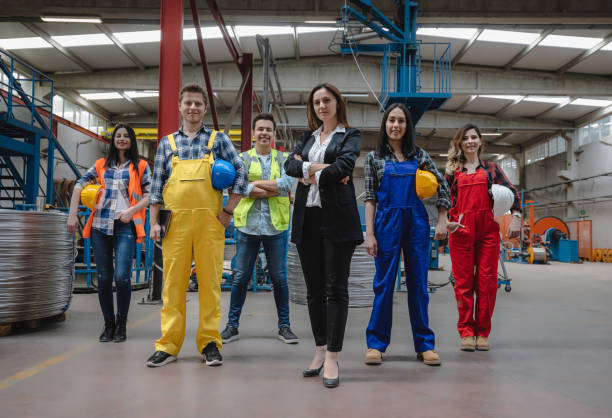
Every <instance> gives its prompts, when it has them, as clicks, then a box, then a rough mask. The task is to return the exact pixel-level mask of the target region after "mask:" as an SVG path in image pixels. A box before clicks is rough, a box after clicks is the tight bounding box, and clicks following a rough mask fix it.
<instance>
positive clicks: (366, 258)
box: [287, 243, 376, 308]
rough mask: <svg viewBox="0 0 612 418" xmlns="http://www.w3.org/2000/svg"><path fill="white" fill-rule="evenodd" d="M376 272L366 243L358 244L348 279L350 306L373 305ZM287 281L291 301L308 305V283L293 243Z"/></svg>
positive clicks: (288, 260)
mask: <svg viewBox="0 0 612 418" xmlns="http://www.w3.org/2000/svg"><path fill="white" fill-rule="evenodd" d="M375 273H376V269H375V267H374V259H373V258H372V257H371V256H370V255H369V254H368V253H367V252H366V250H365V245H364V244H361V245H358V246H357V248H355V253H354V254H353V259H352V261H351V274H350V276H349V280H348V283H349V284H348V290H349V307H350V308H365V307H368V306H372V303H373V302H374V291H373V290H372V281H373V280H374V274H375ZM287 282H288V285H289V298H290V300H291V302H293V303H297V304H298V305H306V283H305V281H304V274H303V273H302V265H301V264H300V257H299V256H298V253H297V249H296V247H295V245H294V244H293V243H289V254H288V255H287Z"/></svg>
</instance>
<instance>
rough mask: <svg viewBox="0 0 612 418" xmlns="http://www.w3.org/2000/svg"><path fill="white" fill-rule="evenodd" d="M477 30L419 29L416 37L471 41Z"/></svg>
mask: <svg viewBox="0 0 612 418" xmlns="http://www.w3.org/2000/svg"><path fill="white" fill-rule="evenodd" d="M477 31H478V29H476V28H419V29H418V30H417V35H422V36H436V37H438V38H453V39H471V38H472V37H473V36H474V35H475V34H476V32H477Z"/></svg>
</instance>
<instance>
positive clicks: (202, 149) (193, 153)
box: [149, 124, 249, 204]
mask: <svg viewBox="0 0 612 418" xmlns="http://www.w3.org/2000/svg"><path fill="white" fill-rule="evenodd" d="M211 134H212V130H210V129H208V128H207V127H206V126H204V125H203V124H202V127H201V128H200V131H199V132H198V133H197V134H196V136H195V137H194V138H193V139H189V137H188V136H187V135H186V134H185V133H184V132H183V127H182V126H181V127H180V128H179V130H178V132H176V133H175V134H174V142H175V143H176V148H177V151H178V157H179V159H180V160H195V159H198V158H204V157H205V156H206V155H207V154H208V153H210V150H209V149H208V139H209V138H210V135H211ZM212 153H213V158H215V159H221V160H225V161H228V162H230V163H231V164H232V165H233V166H234V168H235V169H236V178H235V179H234V185H233V186H232V193H236V194H240V195H244V194H245V193H246V189H247V186H248V185H249V179H248V177H247V172H246V168H245V167H244V164H243V162H242V159H241V158H240V156H239V155H238V152H236V149H235V148H234V145H233V144H232V141H230V139H229V138H228V136H227V135H225V134H224V133H223V132H219V133H218V134H217V136H216V138H215V143H214V144H213V146H212ZM170 174H172V148H170V142H169V141H168V137H167V136H165V137H163V138H162V139H161V141H160V142H159V145H158V147H157V153H156V154H155V167H154V169H153V184H152V186H151V195H150V196H149V202H150V203H151V204H161V203H163V201H164V200H163V198H162V192H163V190H164V187H166V183H167V182H168V179H169V178H170Z"/></svg>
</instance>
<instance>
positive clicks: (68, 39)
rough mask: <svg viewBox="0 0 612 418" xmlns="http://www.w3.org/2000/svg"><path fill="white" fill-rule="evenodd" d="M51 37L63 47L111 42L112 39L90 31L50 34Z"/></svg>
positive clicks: (109, 43) (108, 43)
mask: <svg viewBox="0 0 612 418" xmlns="http://www.w3.org/2000/svg"><path fill="white" fill-rule="evenodd" d="M51 38H52V39H53V40H54V41H56V42H57V43H58V44H60V45H61V46H63V47H73V46H94V45H112V44H113V41H111V40H110V39H109V38H108V36H106V35H105V34H103V33H91V34H87V35H63V36H52V37H51Z"/></svg>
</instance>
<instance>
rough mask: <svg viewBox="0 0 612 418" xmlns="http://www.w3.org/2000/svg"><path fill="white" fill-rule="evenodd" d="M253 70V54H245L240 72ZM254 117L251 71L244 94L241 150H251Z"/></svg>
mask: <svg viewBox="0 0 612 418" xmlns="http://www.w3.org/2000/svg"><path fill="white" fill-rule="evenodd" d="M248 68H251V69H252V68H253V54H243V55H242V63H241V68H240V72H242V73H243V74H244V73H245V72H246V71H247V70H248ZM252 116H253V71H249V73H248V78H247V82H246V84H245V85H244V91H243V92H242V120H241V125H242V135H241V140H240V150H241V151H247V150H249V149H251V118H252Z"/></svg>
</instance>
